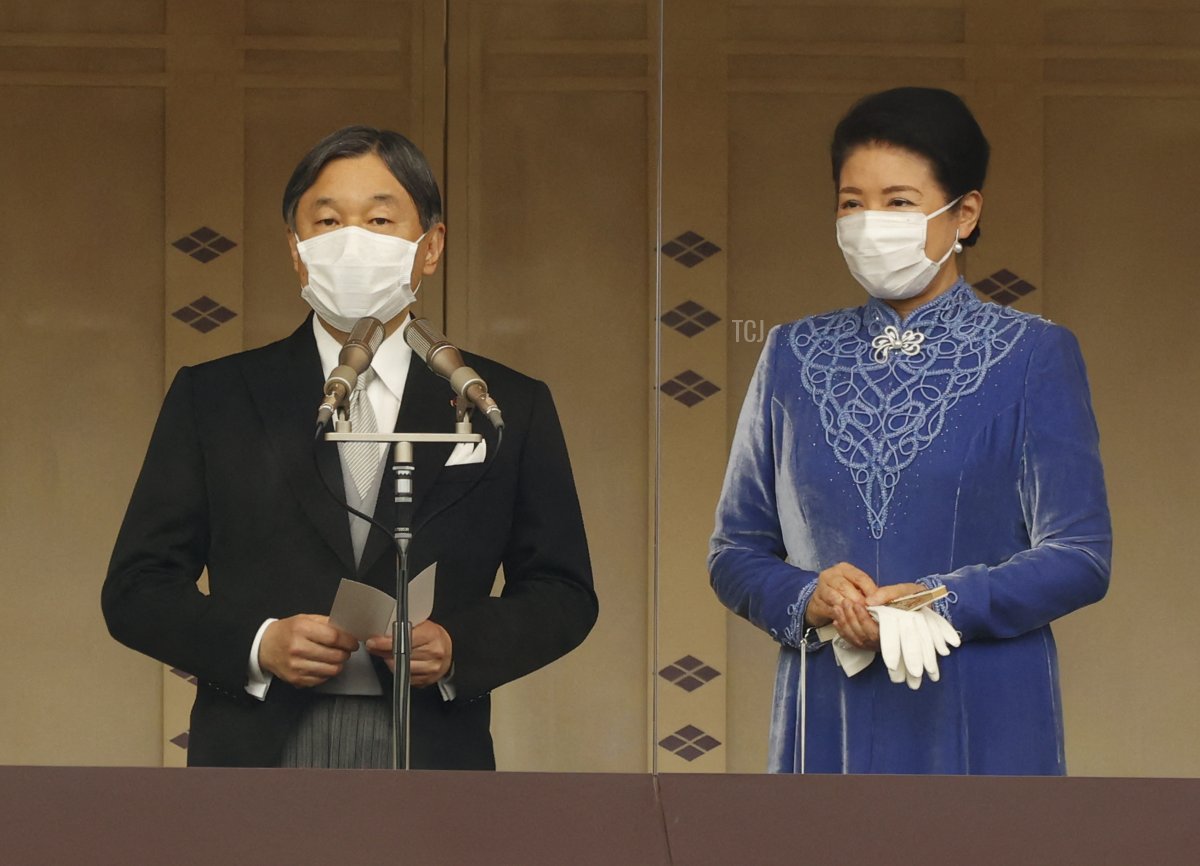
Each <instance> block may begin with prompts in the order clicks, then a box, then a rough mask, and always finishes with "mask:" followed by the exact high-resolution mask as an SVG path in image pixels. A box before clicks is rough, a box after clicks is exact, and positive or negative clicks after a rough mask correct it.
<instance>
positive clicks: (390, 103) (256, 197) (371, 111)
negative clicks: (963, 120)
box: [244, 88, 441, 346]
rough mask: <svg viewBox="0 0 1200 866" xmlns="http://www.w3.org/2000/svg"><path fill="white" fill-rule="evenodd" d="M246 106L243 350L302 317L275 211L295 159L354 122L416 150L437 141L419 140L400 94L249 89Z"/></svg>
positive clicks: (293, 325) (435, 134)
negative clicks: (404, 138)
mask: <svg viewBox="0 0 1200 866" xmlns="http://www.w3.org/2000/svg"><path fill="white" fill-rule="evenodd" d="M245 105H246V129H245V148H246V169H245V184H246V198H245V226H246V237H245V243H244V247H245V262H246V270H245V290H244V291H245V299H246V300H245V304H246V315H245V319H246V321H245V332H246V345H247V346H261V345H263V344H265V343H269V342H271V341H272V340H278V339H280V338H282V337H285V336H287V335H288V334H290V333H291V332H292V331H294V330H295V329H296V326H297V325H299V324H300V322H302V321H303V320H304V317H305V316H307V315H308V312H309V308H308V305H307V304H305V303H304V301H302V300H301V299H300V283H299V281H298V279H297V277H296V274H295V272H294V271H293V270H292V260H291V255H290V253H289V251H288V246H287V232H286V231H285V229H284V223H283V215H282V212H281V210H280V208H281V205H282V200H283V188H284V185H285V184H286V183H287V180H288V178H289V177H290V176H291V174H292V169H294V168H295V167H296V163H298V162H299V161H300V159H301V157H303V156H304V154H305V153H306V152H307V151H308V149H309V148H310V147H312V146H313V145H314V144H316V143H317V142H318V141H319V140H320V139H321V138H323V137H324V136H326V135H328V134H329V133H331V132H333V131H334V130H335V129H338V128H340V127H342V126H348V125H350V124H353V123H366V124H368V125H371V126H381V127H384V128H387V129H394V130H396V131H397V132H401V133H404V134H406V135H408V136H409V137H410V138H412V139H413V140H414V141H416V142H417V144H418V145H419V146H420V147H422V149H432V150H440V148H441V136H440V134H439V131H438V130H431V135H432V136H433V137H432V140H431V141H428V142H427V141H423V140H421V139H422V138H423V137H422V136H421V135H420V134H419V133H420V129H419V125H418V123H417V122H415V121H414V120H413V119H412V118H410V117H409V115H408V112H407V106H408V99H407V94H406V92H405V91H399V92H395V91H387V90H379V91H376V90H370V91H354V90H312V89H307V88H304V89H300V88H297V89H253V90H247V91H246V97H245ZM418 120H419V119H418ZM414 126H416V127H417V128H416V129H415V130H414ZM429 289H433V290H434V291H435V292H436V291H437V287H436V285H435V284H431V285H430V286H425V285H422V288H421V294H425V293H426V292H427V291H428V290H429Z"/></svg>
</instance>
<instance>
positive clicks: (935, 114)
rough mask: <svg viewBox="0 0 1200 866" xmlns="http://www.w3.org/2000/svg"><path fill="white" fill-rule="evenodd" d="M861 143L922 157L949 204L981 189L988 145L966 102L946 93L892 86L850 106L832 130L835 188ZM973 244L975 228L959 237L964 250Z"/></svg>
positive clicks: (920, 88) (986, 165)
mask: <svg viewBox="0 0 1200 866" xmlns="http://www.w3.org/2000/svg"><path fill="white" fill-rule="evenodd" d="M867 144H886V145H891V146H893V147H899V148H903V149H904V150H908V151H911V152H912V153H915V154H918V155H919V156H923V157H925V159H927V160H929V164H930V165H931V166H932V167H933V176H934V178H935V179H936V180H937V182H938V184H939V185H940V186H941V187H942V190H943V191H944V192H945V193H946V197H947V199H948V200H950V201H953V200H954V199H956V198H958V197H959V196H962V195H965V194H966V193H969V192H971V191H972V190H981V189H983V181H984V178H985V177H986V176H987V167H988V154H989V152H990V147H989V146H988V141H987V139H986V138H985V137H984V135H983V130H982V129H980V128H979V124H978V123H977V122H976V121H975V117H974V115H972V114H971V110H970V109H969V108H967V104H966V103H965V102H963V101H962V99H961V98H959V97H958V96H957V95H956V94H954V93H951V92H950V91H948V90H941V89H938V88H935V87H897V88H895V89H893V90H885V91H883V92H882V93H873V94H871V95H870V96H865V97H863V98H862V99H860V100H859V101H858V102H856V103H855V104H854V106H853V107H852V108H851V109H850V111H849V112H847V114H846V116H845V117H843V118H842V119H841V121H840V122H839V123H838V125H837V128H836V129H835V130H834V132H833V142H832V144H831V145H830V148H829V151H830V156H831V157H832V160H833V183H834V185H835V186H836V185H837V184H838V182H839V180H840V179H841V175H842V166H843V164H844V163H845V162H846V158H847V157H848V156H849V155H850V152H851V151H852V150H854V149H855V148H858V147H861V146H863V145H867ZM977 240H979V226H978V224H977V225H976V226H975V230H974V231H973V232H971V234H970V235H969V236H967V237H965V238H962V239H961V241H962V244H963V246H968V247H969V246H974V244H975V242H976V241H977Z"/></svg>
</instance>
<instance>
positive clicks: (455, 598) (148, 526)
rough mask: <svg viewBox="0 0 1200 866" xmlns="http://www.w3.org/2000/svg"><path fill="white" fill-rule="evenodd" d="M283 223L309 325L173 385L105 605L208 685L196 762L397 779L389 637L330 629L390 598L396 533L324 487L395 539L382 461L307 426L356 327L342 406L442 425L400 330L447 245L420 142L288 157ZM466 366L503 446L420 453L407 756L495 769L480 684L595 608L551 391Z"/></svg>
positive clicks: (551, 651)
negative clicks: (417, 618)
mask: <svg viewBox="0 0 1200 866" xmlns="http://www.w3.org/2000/svg"><path fill="white" fill-rule="evenodd" d="M283 211H284V219H285V220H286V222H287V224H288V227H289V243H290V245H291V250H292V258H293V263H294V266H295V269H296V272H297V274H298V275H299V277H300V282H301V285H302V287H303V288H302V296H303V297H304V298H305V299H306V300H307V301H308V302H309V304H310V306H312V308H313V309H314V311H315V313H316V315H315V316H311V315H310V316H309V318H308V320H306V321H305V323H304V324H303V325H301V326H300V327H299V328H298V329H297V330H296V331H295V333H293V334H292V335H291V336H290V337H288V338H286V339H284V340H281V341H279V342H277V343H273V344H271V345H268V346H264V347H262V348H259V349H255V350H251V351H247V352H241V353H239V354H236V355H231V356H228V357H225V358H220V359H218V360H215V361H211V362H209V363H206V364H200V365H198V366H195V367H184V368H183V369H181V370H180V371H179V373H178V375H177V376H176V378H175V381H174V383H173V384H172V385H171V388H170V391H169V392H168V394H167V396H166V398H165V400H164V402H163V407H162V410H161V413H160V415H159V419H158V423H157V425H156V427H155V430H154V434H153V436H152V438H151V441H150V446H149V449H148V452H147V455H146V461H145V464H144V466H143V468H142V472H141V475H140V477H139V478H138V481H137V484H136V486H135V488H134V491H133V496H132V499H131V501H130V504H129V509H128V511H127V513H126V515H125V520H124V523H123V525H122V527H121V531H120V534H119V536H118V538H117V542H116V546H115V549H114V551H113V556H112V561H111V563H110V566H109V571H108V577H107V579H106V580H105V584H104V589H103V593H102V605H103V609H104V615H105V618H106V620H107V622H108V627H109V630H110V632H111V633H112V635H113V636H114V637H115V638H117V639H118V640H119V641H121V642H122V643H125V644H127V645H128V646H130V647H132V648H134V649H136V650H139V651H141V652H144V653H146V654H148V655H150V656H153V657H154V658H157V659H160V660H161V661H163V662H166V663H167V664H170V665H173V666H175V667H179V668H182V669H184V670H187V671H190V672H191V673H193V674H194V675H195V676H196V677H197V679H198V681H199V685H198V688H197V694H196V702H195V704H194V706H193V708H192V721H191V733H190V738H189V749H188V763H189V764H192V765H220V766H279V765H281V764H282V765H288V766H293V765H300V766H386V765H388V764H387V761H388V756H387V748H386V743H388V742H389V739H388V731H389V730H390V696H389V690H390V677H389V675H388V673H387V669H386V667H385V663H390V661H391V657H392V653H391V641H390V638H388V637H387V636H383V635H380V636H376V637H374V638H373V639H372V640H371V641H369V642H368V643H367V645H366V646H365V648H362V647H360V646H359V644H358V642H357V641H356V640H355V639H354V638H353V637H352V636H350V635H349V634H347V633H345V632H343V631H341V630H339V629H338V628H336V627H335V626H333V625H332V624H330V623H329V621H328V618H327V616H325V614H327V613H328V611H329V609H330V606H331V604H332V601H333V597H334V594H335V592H336V590H337V586H338V582H339V579H340V578H342V577H356V579H358V580H360V581H362V582H364V583H368V584H371V585H373V586H376V587H378V588H380V589H383V590H385V591H388V592H389V593H391V592H393V591H394V586H395V584H394V580H395V577H394V575H395V571H394V568H395V559H394V554H393V548H392V546H391V539H390V538H389V537H388V536H386V535H385V534H384V533H382V532H379V531H378V530H370V529H369V528H368V525H367V524H366V523H365V522H363V521H361V520H359V519H358V518H350V517H349V516H348V514H347V512H346V511H345V510H343V508H342V505H341V504H340V503H339V502H337V501H336V500H335V499H334V498H333V497H332V496H331V495H330V493H329V491H328V490H327V489H326V485H328V486H330V487H332V488H334V489H335V490H338V491H342V490H344V491H345V493H346V497H347V500H348V501H349V502H351V504H354V503H355V502H358V503H359V504H360V505H362V506H363V507H362V508H361V509H360V510H368V509H369V508H370V507H371V506H373V509H374V514H375V517H376V519H377V520H379V521H380V522H381V523H383V524H384V525H385V526H390V525H391V523H392V516H391V507H392V506H391V496H390V495H387V494H386V493H385V492H384V488H388V487H390V485H381V484H380V483H379V481H380V479H381V478H382V477H383V475H384V463H385V462H386V461H385V453H386V448H384V447H383V446H369V445H368V446H351V447H358V448H360V449H361V448H367V449H375V448H377V449H378V450H375V451H368V452H359V454H360V457H362V455H363V454H365V455H366V456H365V457H362V459H361V460H360V461H359V462H360V464H363V463H365V465H366V466H367V467H368V469H369V470H372V471H373V472H374V477H373V478H371V477H370V473H369V472H368V473H367V475H365V476H364V475H363V472H362V469H361V465H360V466H359V467H358V468H353V467H351V463H352V462H353V458H351V457H348V456H347V451H346V449H345V448H343V451H342V452H341V453H339V452H338V450H337V446H334V445H332V444H329V443H324V442H322V443H320V444H319V445H315V446H314V443H313V442H312V431H313V422H314V418H315V413H316V408H317V406H318V404H319V403H320V400H321V392H322V385H323V382H324V381H325V376H326V375H327V374H328V373H329V370H330V369H331V367H332V365H333V363H334V362H335V361H336V356H337V351H338V349H339V347H340V345H341V343H342V342H344V341H345V339H346V337H347V333H346V332H348V331H349V330H350V328H351V327H352V325H353V323H354V322H355V321H356V320H357V319H358V318H360V317H362V316H367V315H371V316H375V317H376V318H379V319H380V320H381V321H383V322H384V323H385V333H386V335H387V336H386V338H385V340H384V342H383V344H382V346H381V347H380V349H379V350H378V352H377V353H376V355H375V359H374V361H373V364H372V371H371V373H370V375H367V376H364V377H362V378H363V380H364V381H365V382H367V386H366V388H365V389H364V390H362V391H356V392H355V394H354V396H353V398H352V400H359V401H362V400H365V401H366V402H360V403H359V404H358V408H359V409H362V408H363V407H368V408H369V410H370V412H371V414H372V416H373V417H375V418H376V419H377V423H378V428H379V429H395V430H397V431H400V430H403V431H409V432H412V431H416V432H421V431H428V432H451V431H453V429H454V420H455V415H454V408H453V406H452V403H451V397H452V392H451V391H450V389H449V386H448V384H447V383H446V382H445V381H444V380H442V379H440V378H438V377H437V376H436V375H435V374H433V373H432V372H431V371H430V370H429V369H428V368H427V367H426V366H425V364H424V363H423V362H422V360H421V359H420V358H419V357H412V352H411V351H410V350H409V349H408V347H407V345H406V344H405V343H404V341H403V337H402V334H401V332H400V331H401V328H402V327H403V326H404V324H405V323H406V321H407V318H408V313H407V310H408V307H409V305H410V304H411V302H412V300H413V298H414V292H415V291H416V289H415V288H413V286H419V282H420V278H421V276H422V275H429V274H432V273H434V272H435V271H436V269H437V266H438V263H439V261H440V258H441V255H442V250H443V242H444V237H445V226H444V225H443V224H442V222H441V197H440V194H439V192H438V189H437V184H436V182H435V180H434V178H433V175H432V172H431V171H430V169H429V166H428V164H427V162H426V161H425V158H424V156H423V155H422V154H421V153H420V151H419V150H418V149H417V148H416V147H415V146H414V145H413V144H412V143H411V142H409V141H408V140H407V139H405V138H404V137H403V136H400V135H398V134H396V133H393V132H387V131H381V130H376V129H373V128H369V127H348V128H346V129H343V130H339V131H338V132H335V133H333V134H332V135H330V136H328V137H327V138H325V139H324V140H322V141H321V142H320V143H318V144H317V145H316V147H314V148H313V150H312V151H310V152H309V154H308V155H307V156H306V157H305V158H304V159H303V160H302V161H301V163H300V164H299V165H298V166H297V168H296V171H295V172H294V173H293V175H292V178H291V180H290V181H289V183H288V187H287V189H286V191H285V194H284V206H283ZM467 363H468V364H470V365H471V366H472V367H474V368H475V369H476V370H477V371H478V372H479V374H480V375H481V376H482V377H483V378H484V379H485V380H486V381H487V382H488V385H489V387H490V391H491V393H492V395H493V396H494V397H495V398H496V400H497V402H499V403H500V404H501V406H502V408H503V411H504V417H505V421H506V427H505V432H504V437H503V441H502V442H499V441H498V440H497V436H496V433H495V431H494V430H492V429H491V425H490V424H488V423H486V422H483V421H481V422H479V423H477V424H476V430H477V431H478V432H482V433H483V434H484V442H483V443H481V444H480V445H479V446H475V447H474V448H472V446H470V445H466V446H463V445H459V446H451V445H434V444H418V445H417V446H416V447H415V461H414V462H415V464H416V475H415V479H416V489H415V494H414V499H415V516H414V526H415V527H416V533H415V538H414V540H413V542H412V545H411V547H410V554H409V562H410V573H411V574H418V573H419V572H420V571H421V570H422V569H423V568H425V567H426V566H427V565H428V564H430V563H433V562H436V563H437V566H438V570H437V575H438V576H437V591H436V597H435V603H434V609H433V614H432V615H431V617H430V618H429V620H427V621H425V622H423V623H418V624H415V625H414V628H413V644H412V663H411V670H412V676H413V685H414V688H413V692H412V731H411V736H412V745H411V751H410V755H411V761H412V766H414V767H422V768H446V769H490V768H494V766H495V759H494V756H493V751H492V742H491V735H490V733H489V719H490V704H489V698H488V694H489V692H490V691H491V690H492V689H494V688H496V687H498V686H500V685H502V684H504V683H506V682H508V681H510V680H513V679H516V678H517V677H520V676H523V675H524V674H527V673H529V672H530V671H533V670H535V669H537V668H539V667H541V666H543V665H545V664H547V663H549V662H551V661H553V660H554V659H556V658H558V657H559V656H561V655H563V654H565V653H567V652H569V651H570V650H571V649H573V648H574V647H575V646H577V645H578V644H579V643H580V642H581V641H582V640H583V638H584V637H585V636H586V635H587V633H588V631H589V630H590V629H591V627H592V625H593V623H594V622H595V618H596V612H597V603H596V596H595V593H594V591H593V588H592V576H591V567H590V563H589V557H588V551H587V542H586V539H585V537H584V531H583V522H582V518H581V516H580V511H579V504H578V500H577V497H576V493H575V487H574V481H573V480H572V476H571V468H570V464H569V461H568V458H567V451H566V445H565V443H564V441H563V436H562V430H561V428H560V425H559V422H558V417H557V415H556V413H555V410H554V404H553V402H552V400H551V397H550V393H549V390H548V389H547V388H546V386H545V385H544V384H543V383H541V382H539V381H536V380H534V379H530V378H528V377H526V376H523V375H521V374H520V373H517V372H515V371H513V370H511V369H509V368H507V367H504V366H502V365H500V364H497V363H495V362H493V361H489V360H487V359H486V358H482V357H478V356H473V355H468V356H467ZM393 418H395V422H394V426H393V421H392V419H393ZM498 446H500V447H498ZM348 461H349V462H348ZM322 476H323V477H324V481H323V480H322ZM362 477H366V478H368V481H366V482H364V481H362V480H361V478H362ZM501 567H502V568H503V571H504V587H503V591H502V593H501V595H500V596H498V597H492V596H491V595H490V592H491V589H492V586H493V583H494V580H495V576H496V572H497V570H498V569H499V568H501ZM205 568H207V569H208V585H209V590H208V593H207V594H204V593H202V592H201V591H200V589H199V588H198V586H197V581H198V580H199V578H200V576H201V573H202V572H203V571H204V569H205ZM355 666H357V668H358V674H359V676H358V677H357V680H356V681H357V683H358V685H357V686H347V685H346V683H348V682H350V681H351V680H352V679H354V678H352V677H351V676H350V675H349V674H350V671H349V669H350V668H351V667H355ZM364 667H365V668H366V670H367V671H368V676H367V677H366V680H369V681H370V682H368V683H367V685H366V686H365V687H364V686H363V682H364V680H363V677H362V673H363V669H364ZM344 731H352V732H353V733H352V734H346V733H343V732H344Z"/></svg>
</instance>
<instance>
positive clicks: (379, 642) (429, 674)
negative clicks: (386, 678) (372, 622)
mask: <svg viewBox="0 0 1200 866" xmlns="http://www.w3.org/2000/svg"><path fill="white" fill-rule="evenodd" d="M367 649H368V650H369V651H370V652H371V655H373V656H378V657H379V658H381V659H383V660H384V661H386V662H387V666H388V670H390V671H393V672H394V671H395V670H396V662H395V659H394V658H393V657H392V636H391V635H375V636H374V637H371V638H368V639H367ZM453 659H454V648H453V642H452V641H451V640H450V634H449V633H448V632H447V631H446V630H445V629H444V628H442V627H441V626H440V625H438V624H437V623H436V622H434V621H433V620H430V619H427V620H425V621H424V622H419V623H417V624H416V625H414V626H413V630H412V658H411V659H409V670H411V671H412V684H413V685H414V686H417V687H423V686H431V685H433V684H434V683H436V682H437V681H438V680H440V679H441V678H442V677H444V676H446V673H447V672H448V671H449V670H450V663H451V662H452V661H453Z"/></svg>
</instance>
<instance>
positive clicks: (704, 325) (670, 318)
mask: <svg viewBox="0 0 1200 866" xmlns="http://www.w3.org/2000/svg"><path fill="white" fill-rule="evenodd" d="M659 321H660V322H662V323H663V324H664V325H666V326H667V327H668V328H673V329H674V330H676V331H678V332H679V333H681V334H683V335H684V336H685V337H694V336H696V335H697V334H699V333H700V332H702V331H706V330H708V329H709V328H711V327H712V326H713V325H715V324H716V323H717V322H719V321H721V317H720V316H718V315H717V314H716V313H714V312H713V311H712V310H709V309H706V308H704V307H703V306H701V305H700V304H697V303H696V302H695V301H684V302H683V303H682V304H680V305H679V306H677V307H673V308H672V309H670V310H667V311H666V312H665V313H663V314H662V316H661V317H660V318H659Z"/></svg>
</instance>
